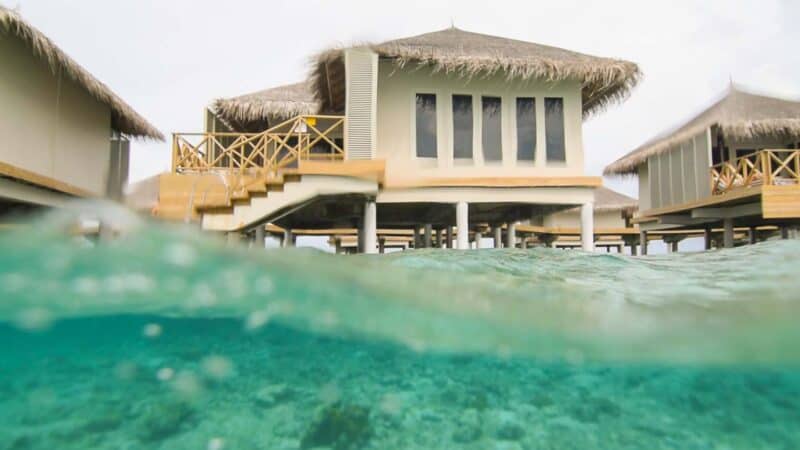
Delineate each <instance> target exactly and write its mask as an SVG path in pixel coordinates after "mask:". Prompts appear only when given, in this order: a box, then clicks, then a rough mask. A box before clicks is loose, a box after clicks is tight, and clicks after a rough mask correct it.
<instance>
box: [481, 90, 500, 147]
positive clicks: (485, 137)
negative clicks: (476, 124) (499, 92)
mask: <svg viewBox="0 0 800 450" xmlns="http://www.w3.org/2000/svg"><path fill="white" fill-rule="evenodd" d="M481 103H482V108H483V122H482V124H481V129H482V136H481V137H482V139H481V143H482V144H483V159H484V160H485V161H502V160H503V141H502V133H501V129H502V128H501V123H502V117H501V109H502V108H501V107H502V103H501V101H500V97H481Z"/></svg>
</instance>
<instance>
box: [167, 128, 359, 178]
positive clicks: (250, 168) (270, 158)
mask: <svg viewBox="0 0 800 450" xmlns="http://www.w3.org/2000/svg"><path fill="white" fill-rule="evenodd" d="M344 128H345V118H344V117H342V116H323V115H314V116H311V115H307V116H298V117H295V118H293V119H290V120H287V121H285V122H283V123H280V124H278V125H276V126H274V127H272V128H270V129H268V130H266V131H262V132H260V133H227V132H222V133H175V134H173V135H172V171H173V173H187V172H207V171H224V172H229V173H230V172H234V173H237V174H245V173H248V174H249V173H252V174H263V175H268V174H271V173H276V172H277V171H278V170H279V169H281V168H284V167H294V166H296V165H297V163H298V162H299V161H301V160H316V161H320V160H322V161H336V160H343V159H344V157H345V151H344Z"/></svg>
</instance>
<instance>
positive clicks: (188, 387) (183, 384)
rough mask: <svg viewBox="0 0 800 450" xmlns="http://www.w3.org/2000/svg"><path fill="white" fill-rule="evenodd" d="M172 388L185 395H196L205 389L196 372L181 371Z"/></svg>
mask: <svg viewBox="0 0 800 450" xmlns="http://www.w3.org/2000/svg"><path fill="white" fill-rule="evenodd" d="M172 388H173V389H175V391H176V392H177V393H178V394H181V395H183V396H185V397H194V396H196V395H197V394H199V393H200V392H201V391H202V390H203V385H202V384H201V383H200V380H199V379H198V378H197V375H195V374H194V373H192V372H189V371H181V372H179V373H178V375H177V376H175V381H173V382H172Z"/></svg>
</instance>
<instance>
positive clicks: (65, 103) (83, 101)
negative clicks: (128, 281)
mask: <svg viewBox="0 0 800 450" xmlns="http://www.w3.org/2000/svg"><path fill="white" fill-rule="evenodd" d="M0 61H2V62H3V65H2V70H0V136H2V139H0V214H4V215H7V214H9V213H12V212H25V211H29V210H31V209H36V208H41V207H51V206H60V205H63V204H64V203H65V202H66V201H68V200H69V199H73V198H76V197H78V198H98V197H110V198H112V199H120V198H121V196H122V188H123V186H124V185H125V183H126V182H127V178H128V156H129V155H128V153H129V139H130V138H133V137H140V138H150V139H160V140H163V136H162V135H161V133H160V132H159V131H158V130H157V129H156V128H155V127H153V126H152V125H151V124H150V123H148V122H147V121H146V120H145V119H144V118H143V117H142V116H140V115H139V114H138V113H136V111H134V110H133V109H132V108H131V107H130V106H128V105H127V104H126V103H125V102H124V101H123V100H122V99H120V98H119V97H118V96H117V95H116V94H114V93H113V92H112V91H111V90H110V89H109V88H108V86H106V85H105V84H103V83H102V82H100V81H99V80H97V79H96V78H95V77H94V76H92V74H90V73H89V72H87V71H86V70H85V69H84V68H83V67H81V66H80V65H78V63H76V62H75V61H74V60H73V59H72V58H70V57H69V56H68V55H67V54H66V53H65V52H64V51H63V50H61V49H60V48H58V47H57V46H56V45H55V44H54V43H53V41H51V40H50V39H49V38H47V36H45V35H44V34H42V33H41V32H40V31H38V30H37V29H36V28H34V27H33V26H32V25H31V24H29V23H28V22H26V21H25V20H23V19H22V17H20V15H19V14H17V13H16V12H15V11H12V10H9V9H7V8H4V7H2V6H0Z"/></svg>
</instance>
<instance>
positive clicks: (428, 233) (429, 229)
mask: <svg viewBox="0 0 800 450" xmlns="http://www.w3.org/2000/svg"><path fill="white" fill-rule="evenodd" d="M432 238H433V225H431V224H429V223H426V224H425V242H424V243H423V245H424V246H425V248H431V246H432V243H431V240H432Z"/></svg>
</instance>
